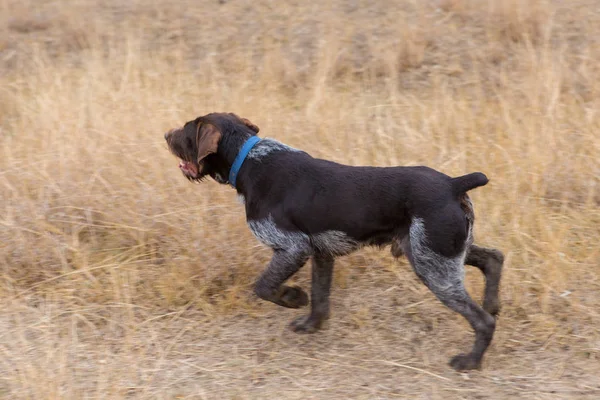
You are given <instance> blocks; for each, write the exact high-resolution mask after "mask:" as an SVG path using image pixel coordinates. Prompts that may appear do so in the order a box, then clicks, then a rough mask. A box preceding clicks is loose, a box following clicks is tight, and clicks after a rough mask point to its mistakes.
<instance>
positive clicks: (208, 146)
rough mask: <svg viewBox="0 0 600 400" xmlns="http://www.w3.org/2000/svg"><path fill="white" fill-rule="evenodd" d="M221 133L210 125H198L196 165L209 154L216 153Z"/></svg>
mask: <svg viewBox="0 0 600 400" xmlns="http://www.w3.org/2000/svg"><path fill="white" fill-rule="evenodd" d="M220 140H221V132H219V130H218V129H217V128H216V127H215V126H214V125H212V124H207V123H199V124H198V131H197V132H196V145H197V147H198V164H200V162H201V161H202V160H203V159H204V158H205V157H206V156H208V155H209V154H213V153H216V152H217V149H218V148H219V141H220Z"/></svg>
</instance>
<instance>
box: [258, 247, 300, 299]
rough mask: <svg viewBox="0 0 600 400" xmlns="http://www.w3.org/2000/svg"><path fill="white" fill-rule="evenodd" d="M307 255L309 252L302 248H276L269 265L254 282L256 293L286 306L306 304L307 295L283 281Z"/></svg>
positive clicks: (296, 268) (293, 272)
mask: <svg viewBox="0 0 600 400" xmlns="http://www.w3.org/2000/svg"><path fill="white" fill-rule="evenodd" d="M308 257H309V252H308V251H307V250H304V249H298V248H294V249H285V250H284V249H276V250H275V252H274V254H273V258H272V259H271V262H270V263H269V266H268V267H267V269H266V270H265V271H264V272H263V273H262V275H261V276H260V278H258V281H257V282H256V285H255V287H254V292H255V293H256V295H257V296H258V297H260V298H261V299H264V300H268V301H271V302H273V303H275V304H277V305H280V306H283V307H288V308H299V307H303V306H305V305H307V304H308V295H307V294H306V292H305V291H304V290H302V289H301V288H299V287H297V286H287V285H284V284H283V283H284V282H285V281H286V280H288V278H290V277H291V276H292V275H294V274H295V273H296V272H297V271H298V270H299V269H300V268H302V266H303V265H304V263H306V260H308Z"/></svg>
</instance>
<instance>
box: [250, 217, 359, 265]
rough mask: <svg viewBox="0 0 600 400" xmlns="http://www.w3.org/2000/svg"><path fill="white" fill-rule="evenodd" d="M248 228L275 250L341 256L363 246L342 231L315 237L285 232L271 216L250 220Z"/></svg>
mask: <svg viewBox="0 0 600 400" xmlns="http://www.w3.org/2000/svg"><path fill="white" fill-rule="evenodd" d="M248 226H249V227H250V231H252V233H253V234H254V236H255V237H256V238H257V239H258V240H259V241H260V242H261V243H263V244H264V245H266V246H269V247H271V248H272V249H274V250H288V251H306V252H309V253H315V252H318V253H326V254H331V255H334V256H341V255H345V254H348V253H350V252H352V251H354V250H356V249H358V248H359V247H361V245H362V243H360V242H359V241H357V240H355V239H353V238H351V237H350V236H348V235H347V234H346V233H345V232H342V231H336V230H328V231H323V232H320V233H317V234H315V235H307V234H306V233H304V232H300V231H288V230H283V229H281V228H279V227H278V226H277V224H276V223H275V221H274V220H273V218H272V217H271V216H269V217H268V218H265V219H260V220H250V221H248Z"/></svg>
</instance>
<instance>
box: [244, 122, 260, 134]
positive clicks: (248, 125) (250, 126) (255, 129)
mask: <svg viewBox="0 0 600 400" xmlns="http://www.w3.org/2000/svg"><path fill="white" fill-rule="evenodd" d="M240 119H241V120H242V122H243V123H244V125H246V126H247V127H248V128H250V129H252V130H253V131H254V133H258V131H259V130H260V129H258V126H256V125H254V124H253V123H252V122H250V120H249V119H246V118H240Z"/></svg>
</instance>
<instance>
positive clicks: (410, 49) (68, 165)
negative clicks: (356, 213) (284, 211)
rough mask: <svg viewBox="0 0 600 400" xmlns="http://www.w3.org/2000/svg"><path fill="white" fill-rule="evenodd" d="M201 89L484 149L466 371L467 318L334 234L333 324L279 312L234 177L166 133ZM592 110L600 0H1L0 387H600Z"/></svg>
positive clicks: (429, 156) (581, 394)
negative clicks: (190, 157)
mask: <svg viewBox="0 0 600 400" xmlns="http://www.w3.org/2000/svg"><path fill="white" fill-rule="evenodd" d="M212 111H231V112H235V113H237V114H238V115H241V116H243V117H246V118H248V119H250V120H251V121H252V122H254V123H255V124H257V125H258V126H259V127H260V128H261V136H263V137H264V136H269V137H274V138H277V139H279V140H282V141H284V142H286V143H288V144H290V145H292V146H294V147H298V148H302V149H304V150H307V151H309V152H310V153H311V154H313V155H314V156H317V157H322V158H329V159H332V160H335V161H339V162H343V163H348V164H354V165H364V164H372V165H380V166H384V165H428V166H430V167H433V168H436V169H438V170H441V171H443V172H445V173H447V174H449V175H462V174H465V173H468V172H473V171H482V172H484V173H485V174H487V175H488V177H489V178H490V183H489V184H488V185H487V186H485V187H483V188H480V189H477V190H475V191H473V192H471V195H472V198H473V200H474V203H475V209H476V215H477V223H476V240H477V242H478V243H479V244H481V245H484V246H490V247H496V248H498V249H500V250H502V251H503V252H504V254H505V256H506V263H505V274H504V277H503V281H502V288H501V296H502V301H503V310H502V313H501V315H500V317H499V319H498V325H497V331H496V335H495V338H494V341H493V343H492V346H491V347H490V349H489V351H488V352H487V355H486V358H485V359H484V365H483V368H482V370H480V371H474V372H470V373H457V372H455V371H453V370H452V369H451V368H450V367H449V366H448V365H447V362H448V360H449V358H450V357H451V356H453V355H455V354H457V353H459V352H462V351H464V350H467V349H468V348H469V346H470V345H471V343H472V338H473V335H472V331H471V330H470V328H469V326H468V324H467V323H466V321H464V320H463V319H462V318H461V317H460V316H459V315H457V314H455V313H453V312H451V311H450V310H448V309H446V308H445V307H444V306H442V305H441V303H439V302H438V301H437V300H436V299H435V298H434V296H433V295H432V294H431V293H430V292H429V291H428V290H427V289H426V288H425V287H424V286H423V285H422V284H421V283H420V281H419V280H418V279H417V278H416V276H415V275H414V273H413V271H412V270H411V268H410V266H409V265H408V264H407V262H406V261H405V260H400V261H395V260H394V259H393V258H392V257H391V255H390V253H389V251H379V250H375V249H364V250H361V251H359V252H357V253H354V254H352V255H350V256H347V257H344V258H341V259H339V260H338V262H337V264H336V272H335V281H334V288H333V294H332V319H331V320H330V321H329V323H328V325H327V327H326V329H325V330H323V331H321V332H320V333H317V334H315V335H308V336H305V335H296V334H293V333H291V332H289V330H288V329H287V324H288V323H289V322H290V321H291V320H292V319H293V318H294V317H295V316H297V315H299V314H300V313H302V312H305V310H301V311H300V310H289V309H283V308H280V307H278V306H275V305H273V304H271V303H266V302H264V301H259V300H258V299H257V298H256V297H255V296H254V295H253V292H252V283H253V281H254V279H255V278H256V276H257V275H258V274H259V273H260V271H261V270H262V269H263V268H264V266H265V264H266V262H267V261H268V259H269V256H270V251H269V250H267V249H265V248H263V247H261V246H259V244H258V242H257V241H256V240H255V239H254V238H253V237H252V235H251V233H250V231H249V230H248V228H247V227H246V225H245V218H244V210H243V207H242V206H241V205H240V204H239V203H238V201H237V199H236V195H235V193H234V191H233V190H232V189H230V188H228V187H223V186H220V185H218V184H216V183H215V182H212V181H210V182H205V183H202V184H200V185H194V184H191V183H190V182H188V181H187V180H186V179H184V178H183V177H182V176H181V173H180V172H179V170H178V168H177V160H176V159H175V158H174V157H173V156H172V155H171V154H170V153H169V151H168V150H167V148H166V144H165V143H164V139H163V136H162V135H163V133H164V132H165V131H166V130H167V129H170V128H172V127H175V126H178V125H180V124H181V123H183V122H184V121H187V120H190V119H193V118H195V117H196V116H198V115H202V114H206V113H208V112H212ZM599 132H600V1H591V0H572V1H558V0H556V1H552V0H547V1H544V0H539V1H538V0H520V1H519V0H503V1H499V0H498V1H494V0H489V1H488V0H423V1H419V0H413V1H409V0H406V1H401V0H398V1H391V0H385V1H378V2H377V1H367V0H335V1H326V2H302V1H295V0H294V1H285V2H284V1H282V2H277V1H273V0H258V1H253V2H250V1H238V0H223V1H217V0H211V1H207V0H204V1H191V0H189V1H180V2H174V1H172V2H169V1H167V0H157V1H154V2H149V1H148V2H145V1H142V0H132V1H129V2H119V1H117V0H104V1H92V0H68V1H67V0H65V1H57V0H54V1H51V0H50V1H49V0H20V1H17V0H0V268H1V275H0V307H1V311H0V398H6V399H36V400H38V399H95V398H101V399H130V398H136V399H137V398H140V399H266V398H272V399H313V398H315V399H321V398H322V399H349V398H352V399H383V398H406V399H484V398H494V399H513V398H523V399H598V398H600V261H599V260H600V246H599V244H598V238H599V236H600V185H599V183H600V156H599V154H600V133H599ZM466 273H467V283H468V288H469V291H470V292H471V293H472V294H473V296H474V297H475V298H476V299H477V300H478V301H480V299H481V295H482V290H483V279H482V276H481V274H480V273H479V271H477V270H475V269H473V268H470V267H468V268H467V272H466ZM309 277H310V273H309V268H305V269H303V270H302V271H301V272H300V274H299V275H298V276H297V277H294V278H293V279H294V280H295V281H297V282H298V283H299V284H300V285H302V286H303V287H305V288H307V287H308V285H309V282H310V279H309Z"/></svg>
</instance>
